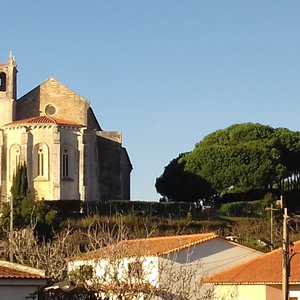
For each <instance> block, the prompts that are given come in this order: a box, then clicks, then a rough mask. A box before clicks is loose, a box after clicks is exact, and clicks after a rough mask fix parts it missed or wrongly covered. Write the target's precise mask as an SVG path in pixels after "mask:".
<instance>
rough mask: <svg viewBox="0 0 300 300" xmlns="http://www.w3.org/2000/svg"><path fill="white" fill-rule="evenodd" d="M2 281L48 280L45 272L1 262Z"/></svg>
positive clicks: (0, 277)
mask: <svg viewBox="0 0 300 300" xmlns="http://www.w3.org/2000/svg"><path fill="white" fill-rule="evenodd" d="M0 279H46V277H45V271H43V270H39V269H35V268H31V267H26V266H23V265H20V264H16V263H10V262H7V261H0Z"/></svg>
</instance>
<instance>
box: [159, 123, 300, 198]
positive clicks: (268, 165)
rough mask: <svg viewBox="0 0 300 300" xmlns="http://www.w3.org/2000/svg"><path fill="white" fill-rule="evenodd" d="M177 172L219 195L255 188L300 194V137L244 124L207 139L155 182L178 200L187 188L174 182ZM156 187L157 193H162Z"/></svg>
mask: <svg viewBox="0 0 300 300" xmlns="http://www.w3.org/2000/svg"><path fill="white" fill-rule="evenodd" d="M179 166H180V167H181V169H180V168H179ZM178 168H179V170H180V172H184V173H189V174H191V175H193V176H197V177H198V178H199V179H201V180H204V179H205V180H206V182H208V183H209V185H210V187H211V189H210V190H211V191H212V193H218V194H221V195H222V194H223V193H226V192H227V191H228V190H230V189H238V190H240V191H242V192H243V193H246V192H247V191H250V190H253V189H264V190H265V191H270V190H272V189H273V188H275V189H279V190H281V191H282V190H289V191H290V190H299V189H300V133H299V132H294V131H291V130H288V129H285V128H272V127H270V126H265V125H261V124H253V123H245V124H237V125H232V126H230V127H228V128H226V129H224V130H218V131H216V132H213V133H211V134H209V135H207V136H206V137H205V138H204V139H203V140H202V141H200V142H199V143H198V144H197V145H196V146H195V148H194V150H193V151H192V152H190V153H186V154H184V155H181V156H179V157H178V158H176V159H175V160H173V161H171V163H170V164H169V165H168V166H167V167H165V171H164V173H163V174H162V175H161V176H160V177H159V178H160V182H168V183H169V184H168V188H169V189H170V190H171V191H169V190H167V193H168V195H172V197H173V198H176V199H177V196H174V195H173V194H176V195H177V194H179V193H178V190H182V189H183V190H184V189H185V188H186V182H184V181H183V180H182V181H181V180H178V181H176V178H178V175H177V174H178V172H179V171H178ZM182 168H183V171H182ZM178 186H179V187H178ZM157 187H158V189H157V191H158V192H159V193H161V194H162V195H165V194H166V192H165V190H164V189H163V188H161V187H160V186H159V185H157ZM180 196H181V195H180Z"/></svg>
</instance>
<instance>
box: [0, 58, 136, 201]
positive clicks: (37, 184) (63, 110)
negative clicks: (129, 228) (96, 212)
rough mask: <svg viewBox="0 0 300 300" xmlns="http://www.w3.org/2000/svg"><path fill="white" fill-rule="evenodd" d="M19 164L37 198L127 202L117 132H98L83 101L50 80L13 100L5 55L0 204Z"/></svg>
mask: <svg viewBox="0 0 300 300" xmlns="http://www.w3.org/2000/svg"><path fill="white" fill-rule="evenodd" d="M22 162H26V164H27V169H28V179H29V180H28V181H29V185H30V189H31V190H32V191H33V192H34V193H35V195H36V199H37V200H47V201H53V200H54V201H61V200H80V201H83V202H88V201H101V202H104V201H108V200H112V199H113V200H122V199H125V200H129V199H130V172H131V170H132V166H131V163H130V159H129V156H128V154H127V151H126V149H125V148H124V147H123V146H122V136H121V133H120V132H110V131H103V130H102V129H101V126H100V124H99V122H98V121H97V119H96V116H95V114H94V113H93V110H92V108H91V106H90V103H89V101H87V100H86V99H84V98H83V97H81V96H79V95H78V94H76V93H74V92H73V91H72V90H70V89H68V88H67V87H65V86H64V85H63V84H61V83H60V82H58V81H57V80H55V79H54V78H53V77H51V78H49V79H48V80H47V81H45V82H43V83H42V84H40V85H39V86H37V87H36V88H34V89H33V90H31V91H30V92H28V93H27V94H26V95H24V96H22V97H21V98H19V99H17V67H16V62H15V59H14V57H13V56H12V55H10V57H9V59H8V63H7V64H1V63H0V182H1V191H0V192H1V201H7V199H8V198H9V196H10V189H11V185H12V179H13V175H14V173H15V171H16V168H17V167H18V165H19V164H20V163H22ZM88 203H89V202H88Z"/></svg>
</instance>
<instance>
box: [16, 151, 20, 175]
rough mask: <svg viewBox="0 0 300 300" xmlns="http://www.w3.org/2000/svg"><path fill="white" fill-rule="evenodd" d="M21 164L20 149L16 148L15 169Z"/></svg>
mask: <svg viewBox="0 0 300 300" xmlns="http://www.w3.org/2000/svg"><path fill="white" fill-rule="evenodd" d="M19 165H20V150H16V166H15V169H16V170H17V169H18V167H19Z"/></svg>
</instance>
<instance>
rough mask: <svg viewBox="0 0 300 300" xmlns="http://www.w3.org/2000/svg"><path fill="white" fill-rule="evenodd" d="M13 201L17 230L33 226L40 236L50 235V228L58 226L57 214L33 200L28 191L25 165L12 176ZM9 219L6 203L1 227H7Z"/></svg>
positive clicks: (0, 221)
mask: <svg viewBox="0 0 300 300" xmlns="http://www.w3.org/2000/svg"><path fill="white" fill-rule="evenodd" d="M11 197H12V199H11V201H13V217H14V227H15V228H17V229H21V228H25V227H27V226H31V227H32V226H34V227H35V229H36V231H37V232H38V233H39V234H41V235H47V236H49V235H51V234H52V227H53V226H57V225H58V215H57V212H56V211H55V210H53V209H51V208H50V207H49V206H48V205H47V204H46V203H45V202H44V201H38V200H35V198H34V194H33V193H31V192H30V190H29V184H28V176H27V166H26V163H23V164H21V165H19V167H18V168H17V170H16V173H15V174H14V176H13V181H12V187H11ZM9 218H10V203H6V204H5V205H4V208H3V213H2V216H1V219H0V225H2V227H6V228H7V227H8V224H9Z"/></svg>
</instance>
